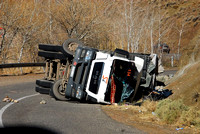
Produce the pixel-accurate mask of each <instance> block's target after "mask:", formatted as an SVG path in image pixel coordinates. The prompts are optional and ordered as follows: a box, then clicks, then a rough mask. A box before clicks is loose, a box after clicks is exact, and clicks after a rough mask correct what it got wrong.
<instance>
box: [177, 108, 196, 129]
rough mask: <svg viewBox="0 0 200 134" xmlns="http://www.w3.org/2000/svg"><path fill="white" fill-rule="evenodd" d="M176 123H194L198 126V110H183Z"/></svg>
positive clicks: (189, 124)
mask: <svg viewBox="0 0 200 134" xmlns="http://www.w3.org/2000/svg"><path fill="white" fill-rule="evenodd" d="M178 123H180V124H183V125H187V126H191V125H194V126H197V127H200V111H197V110H195V108H190V109H189V110H188V111H183V112H182V115H181V117H180V119H179V121H178Z"/></svg>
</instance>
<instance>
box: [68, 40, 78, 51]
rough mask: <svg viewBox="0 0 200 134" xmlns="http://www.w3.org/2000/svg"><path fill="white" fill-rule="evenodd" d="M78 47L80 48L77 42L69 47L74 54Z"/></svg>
mask: <svg viewBox="0 0 200 134" xmlns="http://www.w3.org/2000/svg"><path fill="white" fill-rule="evenodd" d="M77 47H78V44H77V43H75V42H72V43H70V44H69V46H68V48H69V50H70V51H72V52H75V51H76V48H77Z"/></svg>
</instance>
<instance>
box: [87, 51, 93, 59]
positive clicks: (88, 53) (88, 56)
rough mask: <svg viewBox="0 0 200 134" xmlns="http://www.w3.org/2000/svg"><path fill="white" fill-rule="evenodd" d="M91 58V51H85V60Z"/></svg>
mask: <svg viewBox="0 0 200 134" xmlns="http://www.w3.org/2000/svg"><path fill="white" fill-rule="evenodd" d="M91 58H92V51H87V53H86V56H85V61H88V60H91Z"/></svg>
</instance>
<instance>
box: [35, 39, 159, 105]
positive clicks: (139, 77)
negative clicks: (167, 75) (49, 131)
mask: <svg viewBox="0 0 200 134" xmlns="http://www.w3.org/2000/svg"><path fill="white" fill-rule="evenodd" d="M39 49H40V50H39V52H38V55H39V56H42V57H44V58H45V61H46V70H45V77H44V79H42V80H36V88H35V90H36V91H37V92H39V93H47V94H50V95H51V96H53V97H54V98H55V99H57V100H69V99H78V100H80V101H85V100H86V101H90V102H95V103H104V104H112V103H119V102H124V101H126V102H133V101H135V100H137V99H138V98H139V97H141V95H142V93H145V92H147V93H150V92H151V91H153V89H154V88H155V83H156V75H157V74H158V58H157V55H156V54H151V55H150V54H141V53H129V52H127V51H125V50H121V49H115V51H114V52H107V51H101V50H98V49H94V48H91V47H87V46H84V44H83V43H82V42H80V41H78V40H76V39H68V40H66V41H65V42H64V43H63V45H62V46H58V45H47V44H39Z"/></svg>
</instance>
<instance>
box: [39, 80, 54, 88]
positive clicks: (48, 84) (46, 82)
mask: <svg viewBox="0 0 200 134" xmlns="http://www.w3.org/2000/svg"><path fill="white" fill-rule="evenodd" d="M53 83H54V81H50V80H36V85H38V86H41V87H45V88H51V85H53Z"/></svg>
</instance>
